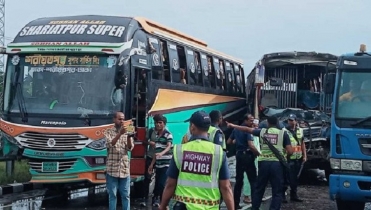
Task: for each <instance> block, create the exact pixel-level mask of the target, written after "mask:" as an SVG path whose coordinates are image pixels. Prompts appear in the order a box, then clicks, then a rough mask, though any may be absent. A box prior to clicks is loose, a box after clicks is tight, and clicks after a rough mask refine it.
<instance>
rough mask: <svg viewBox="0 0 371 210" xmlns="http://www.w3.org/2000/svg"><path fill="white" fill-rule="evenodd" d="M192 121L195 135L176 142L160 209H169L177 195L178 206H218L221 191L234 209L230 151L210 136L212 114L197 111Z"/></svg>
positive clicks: (192, 129) (215, 207)
mask: <svg viewBox="0 0 371 210" xmlns="http://www.w3.org/2000/svg"><path fill="white" fill-rule="evenodd" d="M189 122H190V132H191V135H192V136H191V138H190V139H189V141H188V142H187V143H186V144H181V145H175V146H174V153H173V159H172V160H171V162H170V167H169V169H168V171H167V175H168V179H167V182H166V186H165V190H164V192H163V195H162V201H161V205H160V209H162V210H164V209H166V206H167V205H168V203H169V201H170V199H171V198H172V197H173V199H174V200H175V201H176V203H175V206H174V209H188V210H193V209H215V210H217V209H219V203H220V197H221V195H220V192H221V193H222V195H223V198H224V202H225V203H226V205H227V209H234V205H233V193H232V187H231V184H230V181H229V170H228V163H227V158H226V155H225V153H224V152H223V150H222V148H221V146H219V145H216V144H214V143H212V142H210V141H209V139H208V135H207V131H208V130H209V127H210V123H211V122H210V117H209V115H207V113H205V112H204V111H197V112H195V113H193V114H192V116H191V118H190V119H189Z"/></svg>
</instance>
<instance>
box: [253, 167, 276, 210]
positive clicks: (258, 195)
mask: <svg viewBox="0 0 371 210" xmlns="http://www.w3.org/2000/svg"><path fill="white" fill-rule="evenodd" d="M258 165H259V174H258V178H257V182H256V188H255V192H254V196H253V197H252V210H259V208H260V205H261V203H262V199H263V196H264V192H265V188H266V187H267V184H268V181H269V182H270V184H271V186H272V201H271V205H270V208H269V209H270V210H279V209H280V208H281V203H282V187H283V168H282V165H281V163H280V162H279V161H259V163H258Z"/></svg>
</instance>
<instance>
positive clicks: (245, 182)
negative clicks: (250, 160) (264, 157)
mask: <svg viewBox="0 0 371 210" xmlns="http://www.w3.org/2000/svg"><path fill="white" fill-rule="evenodd" d="M254 164H255V168H256V172H257V174H258V173H259V171H258V158H255V161H254ZM243 195H244V196H251V185H250V182H249V179H248V178H247V175H246V173H244V175H243Z"/></svg>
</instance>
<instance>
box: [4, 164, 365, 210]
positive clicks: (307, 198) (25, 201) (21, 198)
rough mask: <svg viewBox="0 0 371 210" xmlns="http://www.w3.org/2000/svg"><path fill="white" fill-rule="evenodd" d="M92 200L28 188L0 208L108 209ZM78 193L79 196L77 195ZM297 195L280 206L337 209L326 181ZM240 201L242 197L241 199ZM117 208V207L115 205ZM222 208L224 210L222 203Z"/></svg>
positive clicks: (102, 196)
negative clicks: (297, 198) (298, 200)
mask: <svg viewBox="0 0 371 210" xmlns="http://www.w3.org/2000/svg"><path fill="white" fill-rule="evenodd" d="M229 162H230V163H229V168H230V171H231V182H232V185H233V184H234V175H235V173H234V172H235V165H234V164H233V163H234V162H233V158H231V159H230V161H229ZM99 192H100V193H98V194H97V195H96V196H95V198H94V199H93V201H89V200H88V198H87V197H86V194H87V192H86V191H85V192H79V193H77V194H73V195H72V198H73V199H71V200H69V201H68V202H61V201H60V200H58V199H47V200H45V198H44V197H43V195H44V193H45V190H36V191H30V192H26V193H22V194H13V195H6V196H3V197H0V210H26V209H27V210H39V209H55V210H57V209H58V210H59V209H60V210H62V209H73V210H107V209H108V208H107V206H108V201H107V195H106V193H105V191H104V189H103V190H102V189H101V190H99ZM78 194H79V195H80V197H78ZM269 195H270V189H267V190H266V196H267V197H269ZM299 195H300V196H301V198H303V199H304V202H303V203H288V204H283V205H282V208H281V209H282V210H292V209H298V210H300V209H303V210H304V209H305V210H308V209H309V210H333V209H336V205H335V202H333V201H331V200H329V197H328V186H327V185H326V183H323V182H322V183H318V182H317V183H311V185H305V186H300V188H299ZM75 197H77V198H75ZM241 201H242V199H241ZM131 204H132V206H131V209H143V210H148V209H157V208H152V207H150V206H149V207H146V208H143V207H140V206H139V203H138V202H136V201H132V203H131ZM269 204H270V200H268V201H266V202H264V205H263V206H262V208H261V209H268V208H269ZM243 205H245V206H244V208H243V209H249V208H248V207H249V206H248V205H246V204H243V203H241V206H243ZM118 209H119V208H118ZM221 209H226V208H225V206H224V204H222V208H221ZM365 209H367V210H371V205H370V204H367V206H366V208H365Z"/></svg>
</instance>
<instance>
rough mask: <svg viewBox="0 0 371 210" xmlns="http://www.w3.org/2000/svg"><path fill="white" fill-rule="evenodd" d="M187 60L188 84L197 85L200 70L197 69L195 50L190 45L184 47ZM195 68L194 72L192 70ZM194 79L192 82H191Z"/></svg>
mask: <svg viewBox="0 0 371 210" xmlns="http://www.w3.org/2000/svg"><path fill="white" fill-rule="evenodd" d="M184 50H185V54H186V62H187V69H186V71H187V84H189V85H197V81H198V72H197V69H196V61H195V53H196V52H195V51H194V50H193V49H191V48H189V47H184ZM192 69H193V72H192ZM192 76H193V77H192ZM191 81H192V83H191Z"/></svg>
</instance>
